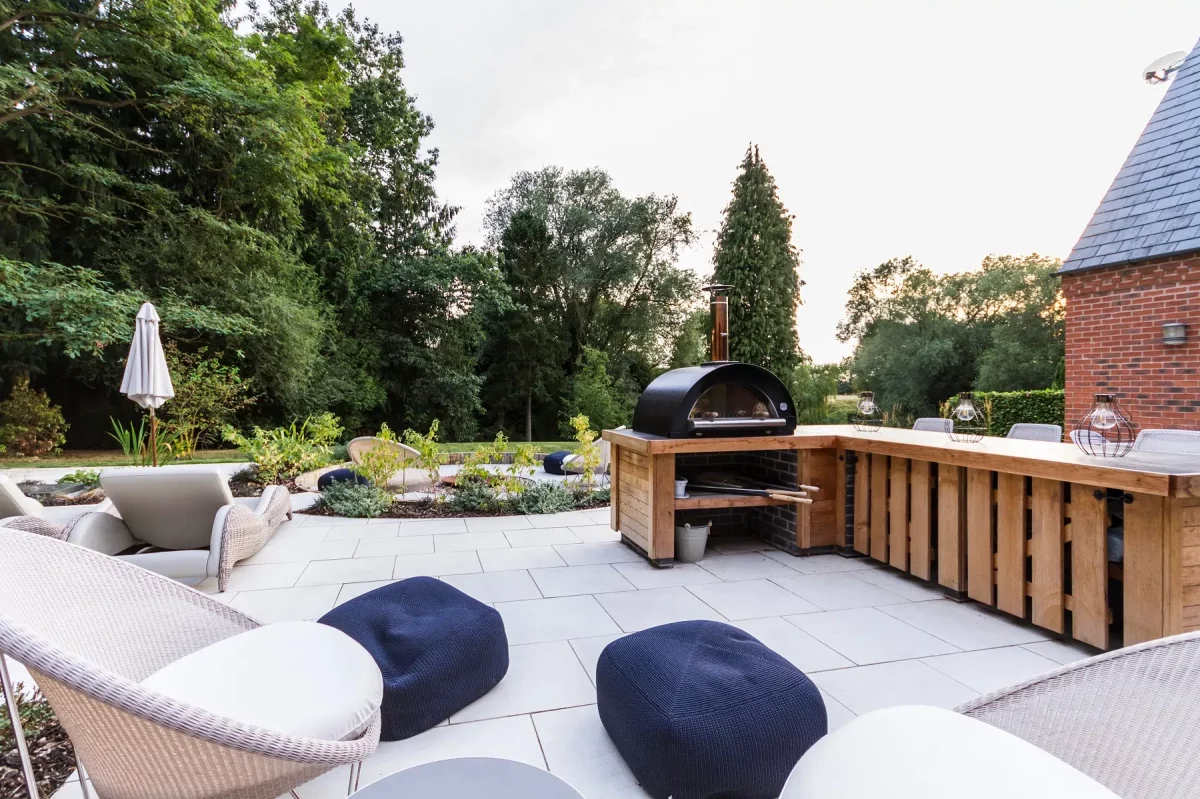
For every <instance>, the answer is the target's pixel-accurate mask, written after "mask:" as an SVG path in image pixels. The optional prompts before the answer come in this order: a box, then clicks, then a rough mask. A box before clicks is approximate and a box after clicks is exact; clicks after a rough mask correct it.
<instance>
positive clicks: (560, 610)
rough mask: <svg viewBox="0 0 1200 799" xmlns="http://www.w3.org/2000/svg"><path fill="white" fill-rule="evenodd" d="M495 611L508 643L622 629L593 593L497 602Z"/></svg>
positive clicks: (567, 638) (588, 635) (587, 634)
mask: <svg viewBox="0 0 1200 799" xmlns="http://www.w3.org/2000/svg"><path fill="white" fill-rule="evenodd" d="M607 596H621V595H620V594H609V595H607ZM496 610H498V611H500V615H501V617H503V619H504V629H505V631H506V632H507V633H508V642H509V643H510V644H513V645H517V644H533V643H542V642H545V641H567V640H570V639H571V638H589V637H591V636H594V635H613V634H615V633H619V632H621V628H620V627H618V626H617V624H616V622H614V621H613V619H612V617H611V616H610V615H609V614H608V613H606V612H605V611H604V608H603V607H601V606H600V604H599V603H598V602H597V600H596V598H595V597H592V596H568V597H555V598H553V599H527V600H521V601H517V602H497V603H496Z"/></svg>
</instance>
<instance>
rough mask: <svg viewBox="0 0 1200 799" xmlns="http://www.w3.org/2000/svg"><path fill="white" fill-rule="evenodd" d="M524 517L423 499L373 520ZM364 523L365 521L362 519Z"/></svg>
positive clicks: (325, 511)
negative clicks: (464, 508) (457, 509)
mask: <svg viewBox="0 0 1200 799" xmlns="http://www.w3.org/2000/svg"><path fill="white" fill-rule="evenodd" d="M607 507H608V502H598V501H593V502H589V503H585V504H583V505H580V506H578V507H575V508H572V509H571V510H596V509H597V508H607ZM300 512H301V513H305V514H308V515H310V516H333V517H337V518H349V517H345V516H338V515H337V514H336V513H333V512H332V511H330V510H329V508H324V507H320V506H318V505H314V506H313V507H311V508H307V509H306V510H303V511H300ZM564 512H569V511H564ZM524 515H525V514H523V513H521V512H519V511H514V510H508V509H502V510H499V511H495V512H488V511H462V510H459V511H455V510H451V509H450V505H449V503H447V502H435V501H433V500H430V499H423V500H417V501H402V502H393V503H392V507H391V508H390V509H388V511H387V512H386V513H384V514H382V515H380V516H376V517H375V518H377V519H461V518H464V517H467V518H475V517H478V516H524ZM364 521H365V519H364Z"/></svg>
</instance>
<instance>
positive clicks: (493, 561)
mask: <svg viewBox="0 0 1200 799" xmlns="http://www.w3.org/2000/svg"><path fill="white" fill-rule="evenodd" d="M479 562H480V563H482V564H483V570H484V571H489V572H506V571H512V570H513V569H549V568H552V567H554V566H566V565H567V563H566V561H564V560H563V559H562V558H560V557H559V556H558V553H557V552H555V551H554V547H514V548H511V549H485V550H482V551H481V552H480V553H479Z"/></svg>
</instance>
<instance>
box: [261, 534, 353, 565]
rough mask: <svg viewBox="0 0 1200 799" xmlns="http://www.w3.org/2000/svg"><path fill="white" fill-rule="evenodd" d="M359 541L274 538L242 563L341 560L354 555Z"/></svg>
mask: <svg viewBox="0 0 1200 799" xmlns="http://www.w3.org/2000/svg"><path fill="white" fill-rule="evenodd" d="M357 546H358V542H357V541H354V540H349V541H289V540H280V539H278V538H272V539H271V540H270V541H268V542H267V544H266V546H264V547H263V548H262V549H260V550H259V551H258V552H256V553H254V554H253V555H252V556H250V557H248V558H246V559H245V560H244V561H241V562H242V563H246V564H253V563H300V562H305V561H310V560H341V559H343V558H349V557H353V556H354V549H355V547H357Z"/></svg>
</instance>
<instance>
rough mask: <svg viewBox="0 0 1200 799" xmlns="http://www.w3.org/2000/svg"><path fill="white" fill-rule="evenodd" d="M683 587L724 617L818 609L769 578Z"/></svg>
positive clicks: (761, 616)
mask: <svg viewBox="0 0 1200 799" xmlns="http://www.w3.org/2000/svg"><path fill="white" fill-rule="evenodd" d="M687 590H689V591H691V592H692V593H693V594H695V595H696V596H698V597H699V598H700V599H701V600H702V601H703V602H704V603H705V604H706V605H709V606H710V607H712V608H713V609H714V610H716V611H717V612H718V613H720V614H721V615H722V616H724V617H725V618H727V619H734V620H737V619H760V618H764V617H766V616H781V615H785V614H791V613H817V612H820V610H821V608H819V607H817V606H816V605H814V604H812V603H811V602H808V601H806V600H804V599H801V598H800V597H798V596H796V595H795V594H793V593H792V592H790V591H787V590H785V589H783V588H780V587H779V586H778V585H776V584H775V583H773V582H771V581H770V580H739V581H737V582H732V583H708V584H706V585H692V586H688V589H687Z"/></svg>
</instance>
